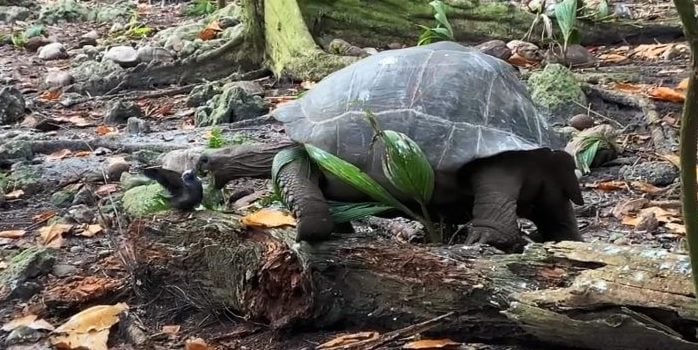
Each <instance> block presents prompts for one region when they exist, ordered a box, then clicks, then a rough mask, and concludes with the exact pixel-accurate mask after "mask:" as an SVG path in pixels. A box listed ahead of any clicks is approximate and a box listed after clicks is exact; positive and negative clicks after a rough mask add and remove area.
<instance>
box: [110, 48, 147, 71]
mask: <svg viewBox="0 0 698 350" xmlns="http://www.w3.org/2000/svg"><path fill="white" fill-rule="evenodd" d="M106 60H110V61H113V62H115V63H117V64H118V65H120V66H121V67H124V68H128V67H135V66H136V65H137V64H138V51H136V49H134V48H133V47H131V46H125V45H124V46H114V47H112V48H110V49H109V50H108V51H107V52H106V53H105V54H104V57H103V58H102V62H104V61H106Z"/></svg>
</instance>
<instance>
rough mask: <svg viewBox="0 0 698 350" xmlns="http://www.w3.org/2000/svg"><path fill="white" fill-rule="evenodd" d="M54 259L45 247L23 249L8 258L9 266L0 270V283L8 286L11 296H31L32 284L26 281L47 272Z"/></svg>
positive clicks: (51, 266)
mask: <svg viewBox="0 0 698 350" xmlns="http://www.w3.org/2000/svg"><path fill="white" fill-rule="evenodd" d="M55 261H56V258H55V257H54V256H53V254H52V253H51V250H49V249H47V248H44V247H31V248H27V249H24V250H23V251H21V252H20V253H18V254H17V255H15V256H13V257H12V258H11V259H10V261H9V264H8V265H9V266H8V267H7V268H6V269H5V270H2V271H0V285H3V286H7V287H9V289H10V293H11V295H13V296H18V297H20V296H21V297H26V296H31V295H33V293H31V291H32V290H33V287H34V286H32V285H31V283H29V284H27V282H29V281H31V280H32V279H34V278H36V277H38V276H40V275H45V274H47V273H48V272H49V271H51V269H52V268H53V264H54V263H55ZM37 286H38V285H37ZM39 287H40V286H39ZM29 294H31V295H29Z"/></svg>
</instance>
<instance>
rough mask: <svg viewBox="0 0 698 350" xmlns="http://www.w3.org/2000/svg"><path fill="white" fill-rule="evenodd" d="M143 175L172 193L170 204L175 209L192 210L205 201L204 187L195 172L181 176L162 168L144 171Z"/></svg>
mask: <svg viewBox="0 0 698 350" xmlns="http://www.w3.org/2000/svg"><path fill="white" fill-rule="evenodd" d="M143 175H145V176H147V177H149V178H151V179H153V180H155V181H157V182H158V183H159V184H160V185H162V187H164V188H165V189H166V190H167V191H168V192H169V193H170V195H171V197H170V198H169V202H170V206H172V207H173V208H177V209H180V210H192V209H194V208H196V207H197V206H198V205H199V204H201V201H202V200H203V197H204V190H203V186H202V185H201V181H200V180H199V178H198V177H197V176H196V173H195V172H194V171H193V170H187V171H185V172H183V173H181V174H180V173H178V172H176V171H173V170H169V169H163V168H162V167H149V168H145V169H143Z"/></svg>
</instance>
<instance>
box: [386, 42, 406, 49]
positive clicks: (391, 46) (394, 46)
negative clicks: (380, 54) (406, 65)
mask: <svg viewBox="0 0 698 350" xmlns="http://www.w3.org/2000/svg"><path fill="white" fill-rule="evenodd" d="M403 47H405V45H403V44H400V43H390V44H388V49H389V50H398V49H402V48H403Z"/></svg>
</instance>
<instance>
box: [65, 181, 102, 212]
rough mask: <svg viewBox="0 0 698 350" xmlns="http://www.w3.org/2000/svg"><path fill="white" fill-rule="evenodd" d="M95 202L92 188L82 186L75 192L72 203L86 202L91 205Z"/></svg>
mask: <svg viewBox="0 0 698 350" xmlns="http://www.w3.org/2000/svg"><path fill="white" fill-rule="evenodd" d="M102 181H103V180H102ZM96 202H97V198H96V197H95V194H94V190H93V189H91V188H89V187H87V186H83V187H82V188H80V189H79V190H78V193H76V194H75V198H73V203H72V205H79V204H86V205H89V206H92V205H94V204H95V203H96Z"/></svg>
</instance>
